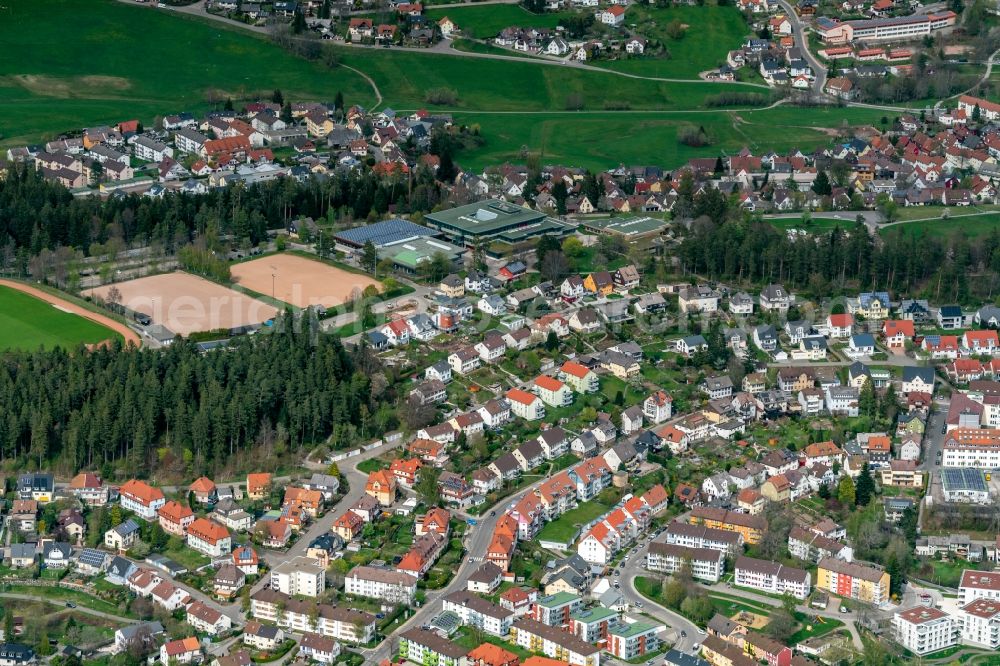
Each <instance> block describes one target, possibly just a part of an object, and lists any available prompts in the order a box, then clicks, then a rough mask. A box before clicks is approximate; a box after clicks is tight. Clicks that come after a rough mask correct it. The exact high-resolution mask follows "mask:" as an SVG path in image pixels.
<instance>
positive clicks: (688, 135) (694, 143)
mask: <svg viewBox="0 0 1000 666" xmlns="http://www.w3.org/2000/svg"><path fill="white" fill-rule="evenodd" d="M677 141H678V142H679V143H682V144H684V145H685V146H691V147H693V148H701V147H703V146H707V145H709V144H711V143H712V141H711V139H709V136H708V134H707V133H706V132H705V128H704V127H695V126H694V125H684V126H683V127H681V128H679V129H678V130H677Z"/></svg>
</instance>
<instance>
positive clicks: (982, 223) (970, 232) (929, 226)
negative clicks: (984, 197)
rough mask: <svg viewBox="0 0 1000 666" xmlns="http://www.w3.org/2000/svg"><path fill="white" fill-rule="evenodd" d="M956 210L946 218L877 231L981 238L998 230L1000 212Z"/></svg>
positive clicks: (885, 235) (888, 234)
mask: <svg viewBox="0 0 1000 666" xmlns="http://www.w3.org/2000/svg"><path fill="white" fill-rule="evenodd" d="M957 210H959V209H955V210H954V211H953V212H952V215H951V217H949V218H948V219H938V220H923V221H919V222H907V223H906V224H897V225H893V226H891V227H887V228H885V229H881V230H880V231H879V233H880V234H881V235H882V236H884V237H888V236H892V235H893V234H907V235H911V236H920V237H923V238H946V237H949V236H953V235H959V234H960V235H963V236H966V237H968V238H981V237H983V236H987V235H989V234H991V233H993V232H995V231H1000V212H993V213H982V214H979V215H969V216H962V213H958V212H957Z"/></svg>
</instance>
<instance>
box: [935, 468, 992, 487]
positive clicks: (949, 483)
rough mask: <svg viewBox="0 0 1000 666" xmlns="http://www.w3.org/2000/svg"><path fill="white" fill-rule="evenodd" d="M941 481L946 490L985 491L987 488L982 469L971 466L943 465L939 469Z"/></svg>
mask: <svg viewBox="0 0 1000 666" xmlns="http://www.w3.org/2000/svg"><path fill="white" fill-rule="evenodd" d="M941 481H942V483H943V484H944V485H945V487H946V488H947V489H948V490H971V491H978V492H986V489H987V488H986V479H985V478H983V473H982V471H980V470H978V469H975V468H972V467H945V468H944V469H942V470H941Z"/></svg>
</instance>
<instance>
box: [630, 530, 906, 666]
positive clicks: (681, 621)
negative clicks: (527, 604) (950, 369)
mask: <svg viewBox="0 0 1000 666" xmlns="http://www.w3.org/2000/svg"><path fill="white" fill-rule="evenodd" d="M665 539H666V536H665V535H659V536H657V537H655V538H654V539H652V540H651V541H650V543H652V542H655V541H663V540H665ZM648 550H649V544H644V545H642V546H640V547H639V548H638V549H637V550H636V552H635V553H634V554H630V555H629V559H628V561H627V562H625V563H624V571H623V572H622V574H621V578H622V592H623V594H624V595H625V597H626V598H627V599H628V600H629V602H630V603H633V604H634V603H635V601H641V602H642V604H643V610H646V611H647V612H648V611H649V610H650V609H653V610H655V611H656V612H655V613H651V614H652V615H656V616H666V617H668V618H669V621H667V622H666V624H668V625H669V626H671V627H672V628H673V629H674V631H676V632H678V636H677V644H676V645H675V646H674V647H675V648H676V649H678V650H680V651H682V652H689V651H691V648H692V646H693V645H695V644H697V643H699V641H700V640H701V638H702V637H703V635H704V634H702V633H701V630H700V629H699V627H697V626H696V625H695V624H693V623H692V622H691V621H690V620H688V619H687V618H685V617H683V616H681V615H678V614H677V613H675V612H674V611H672V610H670V609H669V608H665V607H663V606H661V605H659V604H657V603H656V602H654V601H652V600H650V599H647V598H645V597H643V596H642V595H640V594H639V593H638V592H637V591H636V589H635V578H636V576H650V575H652V576H658V575H659V574H651V573H650V572H648V571H646V569H645V568H644V563H645V560H646V553H647V551H648ZM704 587H705V588H706V589H709V590H712V591H715V592H719V593H721V594H725V595H728V596H733V597H741V598H744V599H748V600H751V601H755V602H757V603H763V604H766V605H768V606H774V607H779V606H781V601H780V600H779V599H775V598H773V597H768V596H765V595H762V594H755V593H754V592H751V591H748V590H743V589H740V588H736V587H732V586H730V585H729V584H727V583H718V584H715V585H705V586H704ZM915 598H916V596H915V594H914V599H915ZM798 610H799V611H801V612H803V613H805V614H806V615H808V616H810V617H813V616H817V615H818V616H819V617H823V618H831V619H836V620H840V621H842V622H844V625H845V628H846V629H847V630H848V631H849V632H850V633H851V639H852V641H853V642H854V645H855V646H856V647H857V648H859V649H860V648H861V636H860V634H859V633H858V630H857V628H856V627H855V626H854V620H855V614H854V613H853V612H851V613H840V612H838V611H837V609H836V608H835V609H834V610H832V611H830V610H826V611H820V610H816V609H815V608H810V607H809V606H807V605H800V606H799V607H798ZM681 631H683V632H684V633H686V634H687V636H680V635H679V632H681Z"/></svg>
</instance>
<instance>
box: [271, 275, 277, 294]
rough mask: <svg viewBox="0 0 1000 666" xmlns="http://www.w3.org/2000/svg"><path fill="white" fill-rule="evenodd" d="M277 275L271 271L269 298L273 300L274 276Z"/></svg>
mask: <svg viewBox="0 0 1000 666" xmlns="http://www.w3.org/2000/svg"><path fill="white" fill-rule="evenodd" d="M277 275H278V274H277V273H271V300H274V278H276V277H277Z"/></svg>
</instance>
